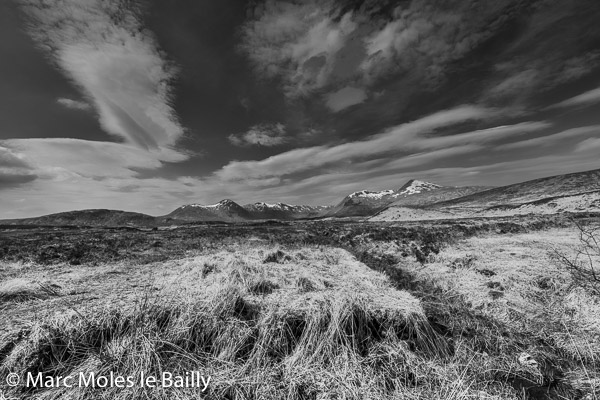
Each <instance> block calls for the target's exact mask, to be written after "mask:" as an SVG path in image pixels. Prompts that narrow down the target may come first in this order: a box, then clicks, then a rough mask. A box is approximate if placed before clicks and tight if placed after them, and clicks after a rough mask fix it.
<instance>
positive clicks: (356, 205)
mask: <svg viewBox="0 0 600 400" xmlns="http://www.w3.org/2000/svg"><path fill="white" fill-rule="evenodd" d="M486 189H489V187H481V186H470V187H451V186H440V185H436V184H435V183H431V182H424V181H419V180H416V179H411V180H409V181H408V182H407V183H406V184H404V186H402V187H401V188H399V189H398V190H383V191H380V192H371V191H367V190H363V191H360V192H354V193H352V194H350V195H348V196H346V197H345V198H344V199H343V200H342V201H341V202H340V203H339V204H338V205H336V206H335V207H334V208H333V209H332V210H331V211H329V213H328V214H327V215H328V216H333V217H359V216H362V217H364V216H371V215H373V214H375V213H377V212H379V211H381V210H383V209H384V208H386V207H388V206H390V205H392V204H393V205H411V206H416V205H426V204H431V203H435V202H438V201H441V200H447V199H452V198H455V197H461V196H464V195H465V194H470V193H474V192H477V191H482V190H486Z"/></svg>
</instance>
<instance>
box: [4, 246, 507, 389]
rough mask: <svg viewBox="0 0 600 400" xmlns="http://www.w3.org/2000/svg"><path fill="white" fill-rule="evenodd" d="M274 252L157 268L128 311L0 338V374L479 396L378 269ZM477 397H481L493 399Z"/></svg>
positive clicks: (420, 315)
mask: <svg viewBox="0 0 600 400" xmlns="http://www.w3.org/2000/svg"><path fill="white" fill-rule="evenodd" d="M272 251H273V249H247V251H241V252H228V251H222V252H219V253H216V254H213V255H206V256H199V257H195V258H191V259H187V260H184V261H177V262H175V261H173V262H169V263H166V264H165V265H164V268H162V271H163V272H162V273H163V274H164V276H163V277H162V278H163V279H161V282H163V283H164V287H163V288H162V289H161V291H160V292H159V294H158V295H148V296H147V297H146V298H144V299H141V300H142V301H140V302H137V303H131V304H132V306H131V307H129V308H122V307H120V308H114V307H110V306H103V307H102V308H99V307H89V308H86V307H83V306H81V305H80V306H78V307H74V308H73V309H72V310H71V311H70V312H69V311H65V310H62V312H61V313H60V315H59V316H56V317H54V318H50V319H46V320H43V321H41V322H39V323H36V324H33V325H32V326H30V327H29V328H28V329H27V330H24V331H21V332H16V333H15V334H14V335H9V336H5V337H4V338H2V340H1V342H0V360H1V364H0V371H1V372H2V375H4V374H6V373H8V372H9V371H11V372H17V373H19V374H21V375H24V374H25V373H27V372H32V373H34V374H37V373H38V372H42V373H43V374H45V375H47V376H54V377H57V376H68V375H73V374H78V373H79V372H85V373H89V372H94V373H96V374H97V375H108V374H109V373H110V372H111V371H112V372H114V373H117V374H119V375H124V376H139V374H140V373H141V372H142V371H143V372H144V373H145V374H146V375H152V374H153V375H160V374H161V372H162V371H169V372H172V373H174V374H177V373H180V374H183V373H185V372H186V371H192V370H199V371H201V372H202V373H203V374H204V375H210V376H211V382H210V385H209V389H208V391H207V393H205V395H207V396H208V398H229V399H277V398H282V399H283V398H285V399H317V398H319V399H326V398H328V399H365V398H373V399H396V398H406V399H425V398H438V399H466V398H473V395H474V393H475V394H477V393H479V390H478V389H476V388H473V387H471V385H470V384H463V383H464V382H463V383H461V379H464V370H463V369H462V368H458V367H452V368H454V370H452V368H451V367H449V368H442V367H441V365H444V362H443V361H442V360H444V359H446V358H447V357H448V356H449V353H450V349H449V346H448V343H447V341H446V340H445V339H444V338H442V337H441V336H439V335H438V334H437V333H436V332H435V331H434V330H433V329H432V327H431V326H430V324H429V322H428V320H427V318H426V317H425V314H424V311H423V308H422V307H421V304H420V302H419V300H417V299H416V298H415V297H413V296H412V295H410V294H409V293H407V292H404V291H399V290H396V289H394V288H392V286H391V284H390V282H389V281H388V280H387V278H386V277H385V276H384V275H382V274H380V273H378V272H375V271H372V270H370V269H369V268H367V267H366V266H365V265H363V264H361V263H359V262H358V261H356V259H354V258H353V257H352V256H351V255H350V254H349V253H347V252H345V251H343V250H338V249H323V248H306V249H302V250H299V251H295V252H286V254H287V255H288V257H271V256H270V255H271V254H272ZM284 252H285V250H284ZM265 260H266V261H267V262H265ZM271 261H274V262H271ZM442 369H443V371H442ZM436 371H437V372H436ZM436 374H437V375H436ZM432 376H438V377H440V379H439V381H437V382H436V379H435V378H432ZM442 376H444V377H445V378H444V379H441V377H442ZM448 377H449V379H448ZM2 389H3V390H4V393H5V394H7V395H11V396H17V397H22V398H29V397H30V396H34V395H35V398H37V399H65V398H73V399H96V398H110V399H131V398H152V399H192V398H198V396H199V395H200V394H201V393H200V392H199V390H200V389H186V388H183V389H175V388H169V389H164V390H161V389H150V388H147V387H144V388H140V387H138V386H134V387H132V388H125V389H123V388H106V389H99V388H65V387H59V388H47V389H41V390H33V391H26V390H25V391H24V390H23V388H16V389H11V388H8V387H6V386H4V387H3V388H2ZM484 394H485V393H484ZM482 396H483V395H482ZM485 396H487V397H479V398H494V397H491V395H485ZM504 398H506V397H504Z"/></svg>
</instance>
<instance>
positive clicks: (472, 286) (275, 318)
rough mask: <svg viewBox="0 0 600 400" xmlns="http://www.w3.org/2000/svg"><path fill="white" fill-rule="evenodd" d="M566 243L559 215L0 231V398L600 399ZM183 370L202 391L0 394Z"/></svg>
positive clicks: (582, 295) (136, 388) (591, 327)
mask: <svg viewBox="0 0 600 400" xmlns="http://www.w3.org/2000/svg"><path fill="white" fill-rule="evenodd" d="M594 221H597V219H594V218H583V217H582V218H580V219H579V220H578V221H576V222H577V223H578V224H590V223H594ZM578 232H579V231H578V229H577V227H576V226H575V224H574V222H573V221H571V220H569V219H566V218H560V217H552V216H546V217H541V218H533V217H519V218H512V219H498V220H471V221H454V222H444V221H440V222H435V223H433V222H432V223H430V224H419V223H412V224H381V223H362V224H357V223H331V222H307V223H295V224H257V225H239V226H228V225H217V226H197V227H194V226H187V227H179V228H176V229H164V230H163V229H160V230H159V229H156V230H136V229H121V230H116V229H91V228H90V229H84V228H81V229H67V228H38V229H10V230H8V229H4V230H2V231H0V257H1V259H2V261H0V263H1V264H0V266H1V268H0V321H1V322H2V324H0V379H1V380H0V391H1V393H2V394H3V395H4V396H6V397H12V398H23V399H25V398H36V399H97V398H104V399H131V398H140V399H147V398H149V399H196V398H207V399H442V400H445V399H499V400H504V399H586V400H587V399H598V398H600V373H599V372H598V371H600V358H599V357H600V300H599V298H598V295H597V293H596V292H594V290H593V289H594V288H593V287H587V286H582V285H580V284H579V283H580V282H578V281H576V280H574V279H573V274H572V271H571V270H569V269H567V268H565V266H564V265H563V264H564V262H563V261H561V259H560V257H559V256H558V255H561V256H564V257H566V258H567V259H574V257H576V251H577V249H578V246H580V245H581V241H580V237H579V235H578ZM594 262H596V261H595V260H594ZM595 265H597V264H595ZM188 371H200V372H201V373H202V375H203V376H204V377H210V381H209V382H208V384H207V385H205V386H203V387H197V388H174V387H169V388H160V387H157V388H152V387H148V386H145V387H141V385H138V384H135V385H132V387H124V388H119V387H114V386H113V387H110V385H109V386H108V387H105V388H101V387H95V388H94V387H87V388H86V387H72V388H69V387H65V386H64V385H62V386H61V385H58V387H45V388H27V387H25V386H24V385H23V384H21V385H17V386H15V387H11V386H9V385H8V384H7V383H6V380H5V377H6V376H7V375H8V374H9V373H17V374H18V375H19V376H21V377H24V376H26V375H27V373H30V374H38V373H41V374H42V376H43V377H45V378H47V377H50V379H56V378H57V377H59V376H62V377H65V376H70V375H77V374H79V373H80V372H83V373H90V372H93V373H95V374H96V375H97V376H107V375H109V374H110V373H111V372H112V373H113V374H117V375H121V376H140V374H142V373H143V374H145V375H146V376H148V375H155V376H160V375H161V374H162V373H163V372H170V373H173V374H174V375H185V373H186V372H188ZM203 390H204V391H203Z"/></svg>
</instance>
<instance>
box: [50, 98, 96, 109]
mask: <svg viewBox="0 0 600 400" xmlns="http://www.w3.org/2000/svg"><path fill="white" fill-rule="evenodd" d="M56 102H57V103H58V104H60V105H61V106H64V107H66V108H70V109H71V110H81V111H88V110H91V109H92V106H90V105H89V104H88V103H86V102H84V101H79V100H73V99H67V98H65V97H61V98H59V99H57V100H56Z"/></svg>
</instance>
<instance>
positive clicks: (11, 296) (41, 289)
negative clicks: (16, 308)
mask: <svg viewBox="0 0 600 400" xmlns="http://www.w3.org/2000/svg"><path fill="white" fill-rule="evenodd" d="M59 295H60V293H59V292H58V290H57V289H56V288H55V287H54V286H53V285H52V284H44V283H36V282H31V281H28V280H26V279H21V278H14V279H10V280H7V281H4V282H2V283H0V303H2V302H23V301H29V300H40V299H41V300H43V299H47V298H49V297H52V296H59Z"/></svg>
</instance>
